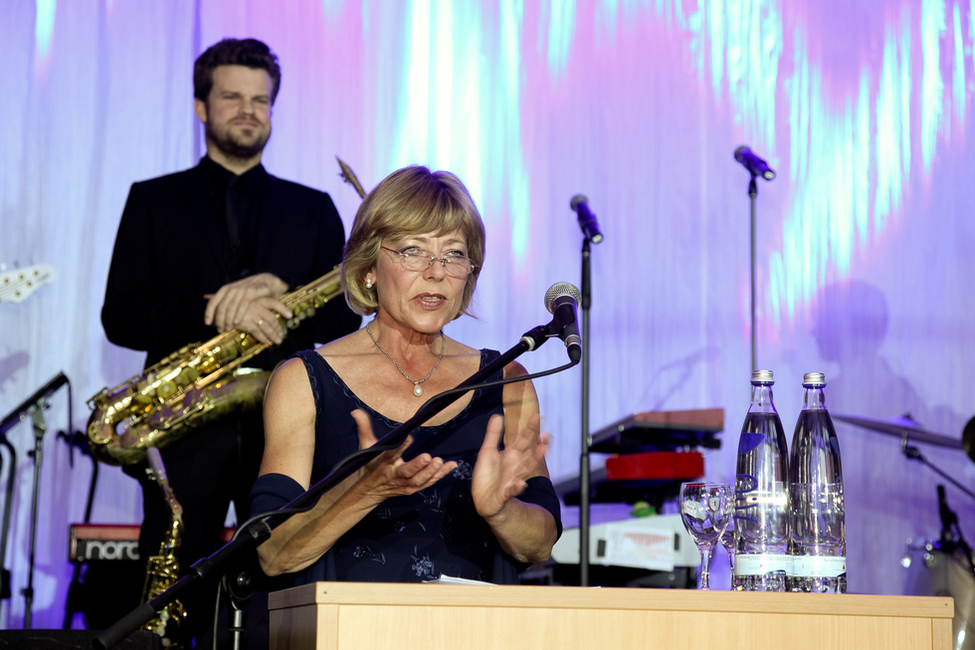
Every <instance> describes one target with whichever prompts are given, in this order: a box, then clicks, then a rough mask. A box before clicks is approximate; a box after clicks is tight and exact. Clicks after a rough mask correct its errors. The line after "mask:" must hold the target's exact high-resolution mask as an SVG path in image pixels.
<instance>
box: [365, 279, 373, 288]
mask: <svg viewBox="0 0 975 650" xmlns="http://www.w3.org/2000/svg"><path fill="white" fill-rule="evenodd" d="M366 289H372V278H366Z"/></svg>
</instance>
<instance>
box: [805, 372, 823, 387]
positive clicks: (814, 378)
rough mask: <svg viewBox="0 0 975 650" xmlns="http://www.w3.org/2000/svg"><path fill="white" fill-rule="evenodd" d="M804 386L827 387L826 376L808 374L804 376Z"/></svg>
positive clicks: (817, 373)
mask: <svg viewBox="0 0 975 650" xmlns="http://www.w3.org/2000/svg"><path fill="white" fill-rule="evenodd" d="M802 385H803V386H808V387H812V386H825V385H826V375H824V374H823V373H821V372H807V373H806V374H804V375H803V376H802Z"/></svg>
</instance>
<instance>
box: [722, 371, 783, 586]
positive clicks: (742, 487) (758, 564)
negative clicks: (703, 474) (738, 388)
mask: <svg viewBox="0 0 975 650" xmlns="http://www.w3.org/2000/svg"><path fill="white" fill-rule="evenodd" d="M774 383H775V380H774V379H773V377H772V371H770V370H755V371H754V372H752V402H751V405H750V406H749V407H748V415H746V416H745V422H744V424H742V427H741V437H740V438H739V439H738V461H737V469H736V477H735V541H736V553H735V571H734V576H733V586H734V588H735V589H738V590H740V591H785V590H786V576H787V574H788V573H789V572H790V567H791V558H790V556H789V555H788V546H789V455H788V448H787V446H786V445H787V443H786V438H785V431H784V430H783V429H782V421H781V420H780V419H779V414H778V412H776V410H775V404H773V402H772V385H773V384H774Z"/></svg>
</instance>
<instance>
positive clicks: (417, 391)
mask: <svg viewBox="0 0 975 650" xmlns="http://www.w3.org/2000/svg"><path fill="white" fill-rule="evenodd" d="M369 325H371V323H366V334H368V335H369V338H371V339H372V342H373V343H375V344H376V347H377V348H379V351H380V352H382V353H383V354H385V355H386V358H387V359H389V360H390V361H392V362H393V365H394V366H396V369H397V370H399V373H400V374H401V375H403V376H404V377H406V379H407V380H408V381H410V382H411V383H412V384H413V394H414V395H416V396H417V397H420V396H421V395H423V388H422V387H421V386H420V384H422V383H423V382H425V381H426V380H427V379H430V375H432V374H433V373H434V371H436V369H437V368H438V367H440V362H441V361H443V353H444V350H445V349H447V337H446V336H444V335H443V332H440V356H439V357H437V363H435V364H433V370H431V371H430V372H428V373H427V376H426V377H424V378H423V379H421V380H419V381H417V380H416V379H413V378H412V377H410V376H409V375H408V374H406V372H404V371H403V369H402V368H401V367H400V365H399V363H398V362H397V361H396V359H394V358H393V355H391V354H390V353H389V352H386V349H385V348H384V347H383V346H381V345H379V341H377V340H376V337H375V336H373V335H372V330H371V329H369Z"/></svg>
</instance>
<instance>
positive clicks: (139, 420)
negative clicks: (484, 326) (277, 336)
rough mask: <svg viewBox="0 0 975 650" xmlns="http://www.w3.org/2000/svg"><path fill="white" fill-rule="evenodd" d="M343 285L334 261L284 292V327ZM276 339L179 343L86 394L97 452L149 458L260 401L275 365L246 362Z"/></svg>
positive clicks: (115, 460) (91, 442) (106, 458)
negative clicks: (136, 369) (259, 367)
mask: <svg viewBox="0 0 975 650" xmlns="http://www.w3.org/2000/svg"><path fill="white" fill-rule="evenodd" d="M336 159H337V160H338V162H339V167H340V168H341V170H342V173H341V174H340V176H341V177H342V179H343V180H345V182H347V183H349V184H351V185H352V186H353V187H354V188H355V189H356V192H357V193H358V194H359V196H360V197H363V198H364V197H365V191H364V190H363V189H362V186H361V185H360V184H359V181H358V179H357V178H356V177H355V174H354V173H353V172H352V170H351V169H350V168H349V166H348V165H346V164H345V163H344V162H342V160H341V159H340V158H338V156H336ZM341 293H342V283H341V278H340V274H339V267H336V268H334V269H333V270H332V271H330V272H329V273H327V274H325V275H324V276H322V277H320V278H319V279H317V280H315V281H314V282H311V283H309V284H306V285H305V286H303V287H300V288H299V289H296V290H295V291H293V292H292V293H289V294H286V295H284V296H282V298H281V302H282V303H283V304H284V305H285V306H286V307H287V308H288V309H290V310H291V312H292V317H291V318H284V317H283V316H280V315H278V316H277V320H278V323H279V324H280V325H281V327H282V329H283V331H285V332H287V331H288V330H292V329H295V328H296V327H298V326H299V325H300V324H301V322H302V321H304V320H305V319H307V318H310V317H311V316H314V314H315V311H316V310H317V309H320V308H321V307H322V305H324V304H325V303H327V302H328V301H329V300H332V299H334V298H335V297H336V296H339V295H340V294H341ZM272 345H273V344H271V343H261V342H259V341H258V340H257V339H256V338H254V337H253V336H251V335H250V334H248V333H247V332H243V331H241V330H233V331H231V332H224V333H223V334H219V335H217V336H215V337H213V338H212V339H210V340H209V341H207V342H205V343H193V344H191V345H185V346H183V347H181V348H180V349H179V350H177V351H176V352H174V353H173V354H171V355H169V356H168V357H166V358H165V359H163V360H162V361H160V362H159V363H157V364H155V365H154V366H152V367H150V368H147V369H146V370H145V372H144V373H143V374H140V375H136V376H134V377H132V378H131V379H129V380H127V381H125V382H122V383H121V384H119V385H118V386H116V387H115V388H111V389H109V388H103V389H102V390H101V392H99V393H98V394H97V395H95V396H94V397H92V398H91V399H90V400H88V407H89V408H91V409H92V414H91V417H90V418H89V419H88V446H89V447H90V448H91V454H92V456H94V457H95V458H96V459H98V460H100V461H101V462H103V463H107V464H109V465H131V464H134V463H138V462H140V461H142V460H143V459H145V457H146V450H147V449H149V448H151V447H165V446H167V445H169V444H171V443H173V442H175V441H177V440H180V439H182V438H184V437H185V436H186V435H187V434H188V433H190V432H191V431H193V430H194V429H197V428H199V427H200V426H203V425H205V424H207V423H209V422H213V421H216V420H220V419H222V418H224V417H227V416H228V415H230V414H232V413H240V412H245V411H252V410H256V409H259V408H261V407H262V405H263V403H264V391H265V390H266V388H267V382H268V380H269V379H270V378H271V373H270V372H267V371H263V370H255V369H253V368H245V367H244V363H246V362H247V361H248V360H250V359H251V358H252V357H254V356H256V355H257V354H259V353H261V352H263V351H264V350H266V349H267V348H269V347H271V346H272Z"/></svg>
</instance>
